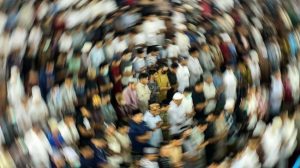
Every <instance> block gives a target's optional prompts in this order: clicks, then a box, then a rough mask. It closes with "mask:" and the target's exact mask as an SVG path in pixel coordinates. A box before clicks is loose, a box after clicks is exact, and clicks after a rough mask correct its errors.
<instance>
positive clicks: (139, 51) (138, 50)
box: [136, 47, 145, 58]
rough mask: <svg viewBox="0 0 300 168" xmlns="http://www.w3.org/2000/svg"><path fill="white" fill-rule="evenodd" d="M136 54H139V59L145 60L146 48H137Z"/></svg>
mask: <svg viewBox="0 0 300 168" xmlns="http://www.w3.org/2000/svg"><path fill="white" fill-rule="evenodd" d="M136 54H137V57H139V58H144V57H145V52H144V48H142V47H140V48H137V49H136Z"/></svg>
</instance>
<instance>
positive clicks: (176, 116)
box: [168, 101, 187, 135]
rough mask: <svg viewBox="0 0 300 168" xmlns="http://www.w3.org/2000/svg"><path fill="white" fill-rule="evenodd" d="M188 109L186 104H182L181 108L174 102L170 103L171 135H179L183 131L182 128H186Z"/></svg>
mask: <svg viewBox="0 0 300 168" xmlns="http://www.w3.org/2000/svg"><path fill="white" fill-rule="evenodd" d="M186 113H187V109H186V105H185V104H184V103H181V104H180V105H179V106H177V104H175V103H174V102H173V101H171V103H170V107H169V110H168V122H169V124H170V125H171V127H170V134H171V135H174V134H178V133H180V132H181V131H182V127H183V126H186V125H185V124H186V121H187V117H186Z"/></svg>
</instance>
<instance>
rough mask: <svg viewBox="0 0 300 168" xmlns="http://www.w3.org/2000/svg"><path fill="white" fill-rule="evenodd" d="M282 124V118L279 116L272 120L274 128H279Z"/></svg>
mask: <svg viewBox="0 0 300 168" xmlns="http://www.w3.org/2000/svg"><path fill="white" fill-rule="evenodd" d="M281 126H282V120H281V118H280V117H275V118H273V120H272V127H273V128H275V129H279V128H281Z"/></svg>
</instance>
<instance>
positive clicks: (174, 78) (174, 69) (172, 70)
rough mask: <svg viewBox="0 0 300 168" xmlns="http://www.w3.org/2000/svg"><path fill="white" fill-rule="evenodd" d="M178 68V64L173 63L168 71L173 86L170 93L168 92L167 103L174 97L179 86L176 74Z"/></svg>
mask: <svg viewBox="0 0 300 168" xmlns="http://www.w3.org/2000/svg"><path fill="white" fill-rule="evenodd" d="M177 69H178V64H177V63H172V65H171V67H170V68H169V70H168V73H167V75H168V79H169V82H170V86H171V89H170V90H168V93H167V103H169V102H171V101H172V97H173V95H174V93H175V92H176V91H177V88H178V82H177V76H176V73H177Z"/></svg>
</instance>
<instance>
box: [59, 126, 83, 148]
mask: <svg viewBox="0 0 300 168" xmlns="http://www.w3.org/2000/svg"><path fill="white" fill-rule="evenodd" d="M57 127H58V130H59V132H60V134H61V136H62V137H63V139H64V141H65V142H66V144H68V145H71V144H75V142H76V141H77V140H79V133H78V131H77V128H76V125H75V124H72V125H71V126H68V125H67V124H66V123H65V122H64V121H63V120H62V121H61V122H59V123H58V126H57Z"/></svg>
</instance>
